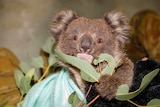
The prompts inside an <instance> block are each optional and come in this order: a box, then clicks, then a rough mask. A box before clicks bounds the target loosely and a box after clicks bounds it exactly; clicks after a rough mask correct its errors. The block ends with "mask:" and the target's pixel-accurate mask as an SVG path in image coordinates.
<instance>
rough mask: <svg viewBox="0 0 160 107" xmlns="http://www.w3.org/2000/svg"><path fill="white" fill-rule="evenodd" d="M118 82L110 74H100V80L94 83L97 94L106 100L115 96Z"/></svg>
mask: <svg viewBox="0 0 160 107" xmlns="http://www.w3.org/2000/svg"><path fill="white" fill-rule="evenodd" d="M118 85H119V83H118V81H117V79H115V78H114V77H111V76H102V77H101V78H100V82H99V83H96V84H95V87H96V90H97V91H98V93H99V95H100V96H101V97H103V98H105V99H106V100H111V99H113V98H114V97H115V95H116V91H117V87H118Z"/></svg>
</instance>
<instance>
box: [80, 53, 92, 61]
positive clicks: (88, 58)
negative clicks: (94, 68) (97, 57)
mask: <svg viewBox="0 0 160 107" xmlns="http://www.w3.org/2000/svg"><path fill="white" fill-rule="evenodd" d="M77 57H78V58H81V59H82V60H85V61H87V62H89V63H90V64H91V63H92V61H93V56H92V55H90V54H87V53H78V54H77Z"/></svg>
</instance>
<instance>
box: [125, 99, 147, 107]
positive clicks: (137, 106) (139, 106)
mask: <svg viewBox="0 0 160 107" xmlns="http://www.w3.org/2000/svg"><path fill="white" fill-rule="evenodd" d="M127 101H128V102H129V103H131V104H133V105H135V106H136V107H148V106H141V105H138V104H136V103H135V102H133V101H131V100H127Z"/></svg>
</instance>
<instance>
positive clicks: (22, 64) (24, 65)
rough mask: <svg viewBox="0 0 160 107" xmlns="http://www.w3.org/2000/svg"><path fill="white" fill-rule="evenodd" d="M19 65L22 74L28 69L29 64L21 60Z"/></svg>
mask: <svg viewBox="0 0 160 107" xmlns="http://www.w3.org/2000/svg"><path fill="white" fill-rule="evenodd" d="M19 66H20V69H21V70H22V72H23V73H24V74H26V73H27V72H28V71H29V69H30V68H29V66H28V65H27V63H25V62H21V63H20V65H19Z"/></svg>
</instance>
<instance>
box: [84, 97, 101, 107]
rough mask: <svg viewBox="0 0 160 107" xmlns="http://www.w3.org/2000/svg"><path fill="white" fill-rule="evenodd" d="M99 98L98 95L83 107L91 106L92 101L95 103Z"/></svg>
mask: <svg viewBox="0 0 160 107" xmlns="http://www.w3.org/2000/svg"><path fill="white" fill-rule="evenodd" d="M99 97H100V95H97V96H96V97H95V98H94V99H93V100H92V101H90V102H89V103H88V104H87V105H85V106H84V107H89V105H91V104H92V103H93V102H94V101H96V100H97V99H98V98H99Z"/></svg>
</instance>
